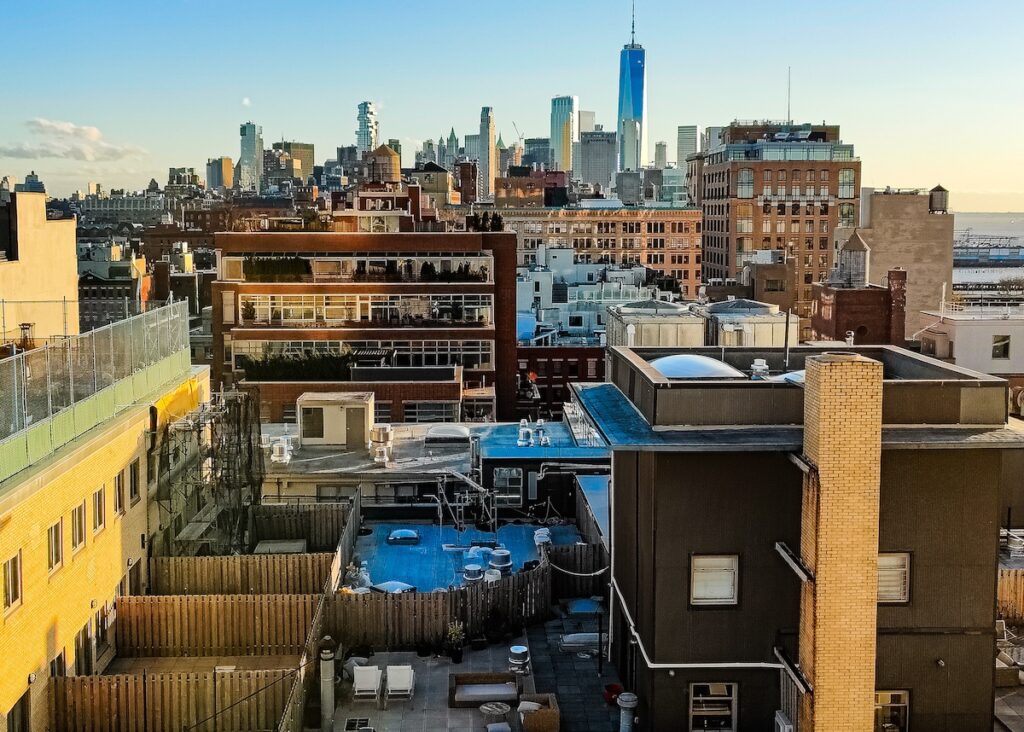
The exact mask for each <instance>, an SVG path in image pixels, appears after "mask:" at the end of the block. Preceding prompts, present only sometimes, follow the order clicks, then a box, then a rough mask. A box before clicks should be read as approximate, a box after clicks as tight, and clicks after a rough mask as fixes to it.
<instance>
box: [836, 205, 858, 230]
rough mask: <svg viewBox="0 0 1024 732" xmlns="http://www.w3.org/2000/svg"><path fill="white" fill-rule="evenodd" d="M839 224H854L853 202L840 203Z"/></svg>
mask: <svg viewBox="0 0 1024 732" xmlns="http://www.w3.org/2000/svg"><path fill="white" fill-rule="evenodd" d="M839 225H840V226H853V225H854V222H853V204H852V203H840V204H839Z"/></svg>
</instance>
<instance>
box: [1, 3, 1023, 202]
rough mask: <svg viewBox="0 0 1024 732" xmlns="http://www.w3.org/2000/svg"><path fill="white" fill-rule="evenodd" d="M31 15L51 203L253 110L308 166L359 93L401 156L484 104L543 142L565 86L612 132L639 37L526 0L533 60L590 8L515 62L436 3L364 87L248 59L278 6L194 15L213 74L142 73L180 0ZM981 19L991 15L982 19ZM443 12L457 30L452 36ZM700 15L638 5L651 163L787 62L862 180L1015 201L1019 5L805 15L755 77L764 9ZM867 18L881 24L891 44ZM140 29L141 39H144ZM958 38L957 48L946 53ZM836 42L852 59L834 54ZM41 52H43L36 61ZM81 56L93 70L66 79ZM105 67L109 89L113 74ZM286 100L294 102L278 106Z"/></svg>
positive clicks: (204, 149)
mask: <svg viewBox="0 0 1024 732" xmlns="http://www.w3.org/2000/svg"><path fill="white" fill-rule="evenodd" d="M38 5H40V4H32V5H29V4H19V5H18V6H15V7H12V8H9V9H8V11H7V13H8V20H9V23H10V26H11V27H12V28H13V29H15V31H16V32H15V33H13V34H11V38H10V44H9V54H10V56H11V57H12V58H22V59H25V58H31V59H32V63H31V64H27V65H26V66H25V68H24V70H23V71H22V72H21V73H19V74H18V75H16V77H15V78H11V79H9V80H8V84H7V89H6V94H5V96H6V101H7V103H6V104H5V105H3V110H2V111H0V175H11V176H13V177H14V178H15V179H17V180H20V179H22V178H23V177H24V175H25V174H26V173H28V172H29V171H30V170H35V171H36V172H37V173H38V174H39V176H40V178H41V179H42V180H43V181H44V182H45V183H46V184H47V186H48V190H49V191H50V192H52V193H53V194H56V195H67V194H69V193H71V192H73V191H74V190H76V189H83V190H84V189H85V187H86V183H87V182H88V181H90V180H96V181H99V182H101V183H103V184H104V187H105V188H108V189H109V188H111V187H125V188H128V189H132V190H134V189H139V188H142V187H144V186H145V184H146V183H147V182H148V181H149V179H150V178H153V177H155V178H156V179H157V181H158V182H161V183H162V182H163V180H164V176H165V175H166V172H165V171H166V170H167V169H168V168H169V167H179V166H190V167H196V168H197V169H201V168H202V167H203V166H204V164H205V162H206V160H207V159H208V158H216V157H219V156H231V157H235V156H237V155H238V138H237V133H238V127H239V125H240V124H241V123H243V122H245V121H247V120H250V119H251V120H252V121H253V122H254V123H255V124H258V125H260V126H262V127H263V129H264V139H265V140H267V141H268V144H269V142H270V141H273V140H278V139H281V138H282V137H284V138H286V139H291V140H301V141H304V142H311V143H313V144H315V145H316V147H317V149H318V150H317V154H318V158H317V161H316V162H317V163H318V164H320V163H322V162H323V160H324V159H326V158H327V157H331V151H333V150H334V148H336V147H338V146H341V145H351V144H354V143H355V135H354V134H353V133H354V129H353V124H352V123H353V121H354V116H355V112H356V106H357V105H358V103H359V102H361V101H364V100H373V101H375V102H376V104H377V110H378V117H379V120H380V130H381V131H380V135H381V139H389V138H397V139H399V140H401V142H402V147H403V164H404V165H406V166H411V165H412V161H413V156H414V155H415V151H416V149H417V148H418V147H419V146H420V145H421V144H422V141H423V140H426V139H436V138H437V136H438V135H441V134H444V133H445V132H446V131H447V130H449V129H450V128H451V127H452V126H454V128H455V131H456V134H458V135H459V137H460V138H462V137H465V135H467V134H471V133H472V132H473V131H474V130H476V129H477V128H478V126H479V110H480V107H481V106H482V105H487V104H491V103H493V102H495V101H497V102H498V103H497V104H495V105H494V119H495V134H496V136H497V135H499V134H502V135H504V136H505V139H506V141H508V142H509V143H511V141H513V140H515V139H516V135H515V133H514V131H513V128H512V123H513V122H515V123H516V125H517V126H518V128H519V130H520V131H521V132H522V133H523V134H524V136H525V137H538V136H543V135H545V134H546V132H547V130H548V128H549V119H548V118H549V114H550V107H549V104H550V99H551V97H553V96H556V95H558V94H572V95H575V96H578V97H579V99H580V107H581V108H583V109H592V110H594V111H595V112H596V121H597V122H598V123H599V124H602V125H604V127H605V129H614V127H615V122H616V120H615V117H616V104H617V99H616V92H617V84H616V81H617V73H618V56H619V53H620V51H621V49H622V47H623V45H625V44H627V43H628V42H629V37H630V7H629V3H627V2H622V1H618V0H617V1H615V2H612V1H611V0H597V1H596V2H593V3H588V4H587V5H586V6H583V5H579V4H565V5H559V6H548V5H541V4H540V3H527V4H526V5H523V6H521V7H519V8H517V12H519V13H521V17H522V19H523V25H522V29H523V32H522V34H521V37H518V38H517V43H518V47H519V49H520V50H521V51H523V52H524V54H523V55H524V57H529V56H530V55H531V54H530V51H531V49H533V50H537V51H540V50H541V49H545V48H549V47H550V39H549V38H547V37H543V36H541V35H539V34H533V33H529V32H528V28H529V27H530V26H529V23H528V22H526V21H527V19H528V17H530V15H531V13H534V12H543V13H544V15H545V17H546V18H548V19H549V20H550V21H551V22H552V23H554V25H555V26H557V25H558V24H560V23H563V24H564V23H575V24H577V25H578V24H579V23H580V20H581V18H582V19H583V20H584V21H585V23H586V29H587V31H588V32H587V33H579V34H577V33H574V34H570V35H569V36H567V37H566V38H564V39H561V41H560V43H561V44H562V47H563V50H562V52H560V53H559V55H558V59H559V60H558V62H557V64H555V63H553V62H551V61H550V57H549V56H548V55H547V54H539V55H541V56H543V57H544V58H546V59H547V61H545V60H543V59H539V60H531V61H529V62H527V63H525V64H516V65H514V66H512V67H509V66H506V65H504V64H502V63H501V61H500V58H498V57H495V56H493V51H494V49H493V48H492V47H490V46H489V45H488V40H487V35H486V34H483V33H479V31H480V30H482V29H483V28H484V27H485V26H488V25H490V24H491V23H493V22H494V21H495V20H496V19H497V13H482V14H476V15H474V14H470V13H460V11H459V8H463V7H464V4H462V3H440V4H439V5H437V6H436V7H435V11H436V12H435V13H434V14H433V15H431V16H429V17H425V18H416V19H415V20H413V19H412V18H406V17H404V16H402V15H401V14H399V15H397V16H395V17H394V18H393V23H392V25H391V26H390V28H391V32H392V36H393V37H392V41H393V44H392V46H393V48H394V54H395V56H396V58H395V59H394V61H395V63H388V64H385V65H383V66H382V65H381V64H372V65H370V66H368V67H367V69H368V71H367V73H366V74H362V75H361V74H359V73H358V72H357V71H356V72H355V73H353V69H351V68H349V69H348V70H347V71H346V73H345V74H343V75H342V74H328V75H326V76H325V75H324V74H321V73H316V74H309V75H308V78H302V77H299V76H296V75H295V74H294V73H293V69H292V68H291V67H290V65H288V64H274V63H273V62H272V61H271V60H269V57H268V59H266V60H262V61H261V60H260V57H259V55H258V54H255V55H254V54H253V53H252V52H251V51H248V50H246V49H243V48H242V47H243V46H244V40H245V39H246V38H254V37H258V33H257V32H256V30H255V29H256V28H258V25H259V23H261V22H262V20H261V19H265V18H267V17H270V12H271V11H272V9H273V8H274V7H275V6H273V5H271V4H269V3H260V2H257V3H254V4H252V5H251V6H249V5H247V6H246V7H247V8H249V7H251V8H252V12H251V13H250V12H247V13H239V12H236V11H237V10H238V9H239V8H240V7H241V6H240V5H238V4H237V3H230V2H226V3H221V4H218V5H217V6H214V7H206V6H203V12H204V14H205V15H204V17H206V16H208V22H211V23H214V24H217V23H223V24H224V25H225V27H228V26H230V27H231V28H233V29H234V30H233V32H232V33H230V34H228V36H227V37H225V39H224V40H223V43H222V44H221V46H220V47H219V51H220V54H219V57H220V58H219V59H210V60H209V62H208V63H209V65H208V66H196V65H180V66H175V65H174V64H170V67H169V68H166V69H161V74H158V75H155V76H154V75H153V74H152V73H151V71H152V66H151V64H150V63H143V61H144V60H145V59H147V58H149V57H150V56H152V55H153V53H154V49H161V48H164V47H168V48H170V47H172V46H173V47H174V48H179V47H181V44H182V42H184V43H185V44H186V45H187V44H188V43H190V42H191V43H193V44H195V47H196V48H201V47H202V46H201V41H202V34H201V33H200V32H199V29H198V28H196V27H194V24H192V23H191V20H190V17H191V16H190V13H189V12H188V11H189V10H190V9H193V8H195V7H197V4H196V3H194V2H191V1H186V2H181V3H176V4H174V5H173V6H172V7H173V10H172V11H170V12H167V13H166V16H167V17H166V19H165V20H166V22H161V23H160V24H153V23H144V22H143V19H142V17H141V16H142V15H143V14H144V13H145V12H147V11H146V10H145V9H140V8H137V7H135V6H131V5H128V4H126V3H122V2H117V1H111V2H100V3H98V6H97V9H96V12H94V13H90V14H80V13H75V14H74V22H73V23H72V20H71V19H72V14H71V13H69V12H68V10H69V9H70V8H71V7H72V6H71V5H70V4H69V3H65V2H54V3H48V4H46V5H45V6H43V7H39V6H38ZM750 7H751V9H752V10H753V8H754V7H755V6H754V5H753V4H751V6H750ZM994 14H999V16H1000V17H1001V18H1002V19H1003V22H1000V23H997V24H993V23H991V22H990V20H991V17H993V15H994ZM318 15H321V16H322V20H323V22H322V23H318V26H320V27H325V28H328V27H337V26H338V24H339V22H340V21H341V20H342V19H344V20H345V25H346V26H347V27H351V28H358V27H364V26H366V25H367V24H368V23H369V22H372V20H373V18H374V17H375V13H374V12H373V11H372V9H368V8H361V7H356V6H342V5H338V6H333V7H329V8H326V9H318ZM455 16H460V18H459V21H458V23H457V24H456V25H455V26H452V25H451V24H450V23H449V19H450V18H452V17H455ZM712 17H713V15H712V10H711V9H707V8H701V7H683V6H679V7H677V6H676V5H675V4H671V3H663V2H650V1H647V2H641V3H639V4H638V6H637V15H636V18H637V21H636V23H637V24H636V42H637V43H638V44H641V45H643V47H644V49H645V50H646V52H647V54H648V58H647V74H648V80H647V84H648V105H649V107H648V119H649V124H648V128H649V132H648V138H647V139H648V140H649V143H650V145H649V151H653V149H654V143H656V142H661V141H665V142H668V143H669V155H670V158H674V157H675V154H674V152H675V150H674V148H675V145H674V141H675V139H676V128H677V127H678V126H679V125H687V124H697V125H699V126H700V127H706V126H711V125H724V124H727V123H728V122H729V121H731V120H733V119H751V118H756V119H764V118H773V119H779V118H783V117H785V110H786V67H787V66H792V68H793V72H792V79H793V92H792V118H793V119H794V121H795V122H804V121H814V122H820V121H821V120H822V119H825V120H827V121H828V122H830V123H833V124H839V125H841V126H842V131H843V138H844V140H845V141H848V142H851V143H854V144H856V145H857V150H858V154H859V155H860V156H861V158H862V160H863V161H864V184H865V185H868V186H886V185H892V186H894V187H901V186H906V187H910V186H922V187H927V186H931V185H934V184H935V183H942V184H943V185H944V186H946V187H947V188H949V189H950V191H951V193H952V204H953V207H954V208H955V209H957V210H962V211H967V210H970V211H1021V210H1024V185H1022V184H1021V183H1019V182H1018V180H1017V177H1016V176H1015V175H1014V173H1013V171H1014V170H1015V169H1016V168H1017V167H1018V166H1017V165H1015V164H1014V163H1021V162H1024V153H1021V152H1018V150H1017V149H1016V148H1013V147H1007V146H1006V145H1005V144H1004V143H1003V142H1002V141H1001V139H1000V138H999V136H998V135H986V134H984V133H983V132H982V130H987V129H989V128H990V127H991V126H992V121H993V120H995V121H997V122H998V120H1002V119H1005V120H1012V119H1018V118H1020V115H1021V112H1022V111H1024V101H1022V99H1021V97H1020V95H1017V94H1012V93H1011V92H1012V90H1013V88H1014V84H1013V82H1012V77H1011V76H1010V75H1011V74H1012V73H1013V71H1014V69H1015V68H1017V67H1018V66H1019V62H1020V52H1019V51H1018V50H1017V46H1016V44H1015V42H1014V41H1013V39H1012V31H1011V29H1012V28H1015V27H1020V23H1019V22H1014V19H1015V18H1016V19H1018V20H1020V19H1024V11H1022V10H1021V8H1020V7H1018V6H1016V5H1013V4H1010V3H1003V2H994V1H993V2H982V3H980V4H974V5H971V6H970V7H969V8H963V7H960V6H925V5H914V6H911V5H909V4H905V5H901V6H895V7H894V6H891V5H883V4H882V3H880V2H868V3H864V4H861V5H858V6H857V8H856V9H855V10H851V9H849V8H831V7H826V8H820V7H817V8H815V11H814V13H813V15H810V14H809V15H808V16H807V17H805V18H804V19H803V20H802V24H801V26H800V27H801V33H802V37H801V41H800V43H799V44H791V47H792V48H794V49H796V50H794V51H792V52H791V53H790V54H780V55H778V56H777V57H776V56H775V55H771V56H769V57H768V58H769V59H770V60H769V61H768V62H767V63H766V64H764V65H757V66H751V65H750V59H751V58H754V57H755V56H756V54H755V56H750V57H745V56H744V55H743V54H731V55H730V54H729V53H726V52H724V51H723V50H722V49H723V48H741V47H749V48H751V49H757V48H760V49H764V48H766V46H765V43H766V42H767V41H769V40H770V39H773V38H774V39H778V38H784V37H785V35H784V34H785V32H786V28H787V27H788V26H787V19H786V17H784V16H783V15H782V14H778V15H777V16H771V15H759V16H758V21H757V23H756V24H751V26H750V27H746V28H745V27H732V26H731V27H730V31H729V32H730V43H729V44H728V46H724V45H723V44H721V43H720V42H716V41H715V39H714V34H693V35H692V37H690V36H686V37H682V38H681V37H680V36H679V29H680V28H683V27H690V26H692V27H701V25H702V21H703V20H708V21H709V22H710V20H711V19H712ZM879 23H884V24H885V25H886V26H887V27H888V29H889V30H888V31H887V32H886V33H885V34H884V35H882V36H879V34H878V33H877V28H878V27H879ZM140 27H144V28H146V31H145V32H144V33H139V32H138V31H137V29H138V28H140ZM512 27H513V28H514V27H516V26H515V23H513V26H512ZM951 27H956V28H957V29H958V31H959V39H960V40H964V39H966V40H968V41H969V42H968V43H966V44H965V43H957V44H951V43H949V42H948V40H949V39H948V28H951ZM246 30H248V31H251V32H245V31H246ZM838 31H841V32H842V34H843V35H844V36H846V37H847V38H848V40H849V42H850V43H851V44H852V47H853V48H857V49H860V50H861V53H858V54H853V55H852V56H851V54H849V53H844V54H841V55H840V54H837V53H836V52H835V48H836V34H837V32H838ZM438 33H442V34H450V33H458V34H459V39H460V41H459V43H460V53H464V54H465V55H466V58H470V57H475V58H476V59H477V60H476V61H474V62H473V63H467V64H464V65H462V66H460V67H459V69H458V74H456V75H452V74H451V68H449V67H448V64H447V63H445V62H442V61H437V62H432V61H430V60H429V59H427V58H424V57H422V56H421V55H417V54H414V53H413V51H412V49H413V48H415V47H416V44H417V43H418V42H419V41H420V39H422V37H424V36H425V35H436V34H438ZM779 34H782V35H779ZM100 37H118V38H119V43H118V44H117V46H116V47H115V46H107V45H104V44H96V43H94V42H93V40H91V39H97V38H100ZM442 37H443V35H442ZM375 43H376V42H375V40H374V39H373V38H371V37H370V36H366V37H362V36H360V35H359V34H350V35H348V36H346V38H345V44H346V51H345V53H344V54H343V58H344V61H343V62H341V63H343V64H345V65H349V64H351V63H353V62H357V61H358V59H359V58H360V57H365V58H366V59H368V60H369V59H372V58H374V55H375V54H379V49H378V48H377V47H376V46H375ZM42 47H45V48H46V53H42V54H41V53H39V51H38V49H39V48H42ZM242 51H246V53H242ZM85 57H88V58H89V59H90V63H91V64H92V65H93V67H94V68H93V72H94V73H90V74H85V75H83V76H82V77H81V79H82V80H80V81H79V80H76V81H74V82H72V81H69V80H70V79H71V78H72V77H71V72H72V71H79V70H81V68H82V59H83V58H85ZM489 57H490V58H493V60H492V61H490V60H488V58H489ZM239 58H250V59H254V60H253V61H252V62H251V65H249V66H246V65H244V64H240V63H239V62H238V61H230V63H229V62H227V61H224V60H225V59H226V60H231V59H239ZM132 59H138V61H137V65H133V62H132ZM278 66H280V68H278ZM410 71H414V73H410ZM257 72H258V73H257ZM442 74H447V75H448V76H447V77H444V78H449V79H451V83H450V84H449V85H448V86H449V87H451V88H446V89H445V91H444V93H443V95H442V96H443V98H444V103H443V104H437V103H436V91H434V90H436V89H437V85H436V84H430V85H423V84H419V83H416V82H415V81H414V80H419V79H422V78H425V77H434V78H437V79H440V78H442ZM105 76H108V77H109V78H113V77H116V78H117V83H116V84H114V83H105V82H104V77H105ZM76 78H77V77H76ZM325 79H326V82H325ZM333 79H343V81H342V80H339V81H332V80H333ZM325 83H326V87H327V88H328V89H329V93H327V94H325V93H324V88H325ZM495 91H498V94H495V93H494V92H495ZM282 95H284V97H283V99H284V100H285V101H287V100H288V98H289V97H291V98H292V99H293V101H292V102H291V103H282ZM310 100H315V102H312V101H310ZM154 110H160V111H159V113H158V114H155V113H154ZM957 143H959V144H957ZM649 156H650V152H649Z"/></svg>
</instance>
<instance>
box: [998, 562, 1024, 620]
mask: <svg viewBox="0 0 1024 732" xmlns="http://www.w3.org/2000/svg"><path fill="white" fill-rule="evenodd" d="M996 615H997V616H998V617H999V618H1001V619H1002V620H1005V621H1006V622H1007V623H1008V624H1010V625H1022V624H1024V569H1000V570H999V587H998V589H997V591H996Z"/></svg>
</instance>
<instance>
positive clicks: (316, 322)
mask: <svg viewBox="0 0 1024 732" xmlns="http://www.w3.org/2000/svg"><path fill="white" fill-rule="evenodd" d="M241 323H242V327H243V328H359V329H364V330H366V329H371V328H373V329H382V328H487V327H490V325H491V321H490V319H488V318H476V319H469V318H459V319H452V318H417V317H406V318H390V319H388V318H372V319H371V318H368V319H365V320H363V319H361V320H329V319H318V318H313V319H299V320H294V319H284V318H253V319H245V318H243V319H242V321H241Z"/></svg>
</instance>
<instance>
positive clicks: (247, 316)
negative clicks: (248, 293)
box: [242, 300, 256, 325]
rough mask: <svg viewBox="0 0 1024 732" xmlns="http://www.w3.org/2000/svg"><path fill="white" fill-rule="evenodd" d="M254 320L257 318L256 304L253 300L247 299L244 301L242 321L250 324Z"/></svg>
mask: <svg viewBox="0 0 1024 732" xmlns="http://www.w3.org/2000/svg"><path fill="white" fill-rule="evenodd" d="M254 320H256V306H255V305H253V304H252V300H246V301H245V302H243V303H242V323H243V324H245V325H249V324H250V323H251V322H252V321H254Z"/></svg>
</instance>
